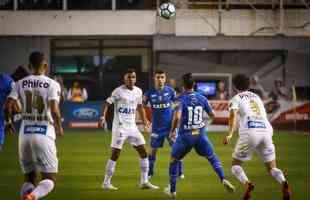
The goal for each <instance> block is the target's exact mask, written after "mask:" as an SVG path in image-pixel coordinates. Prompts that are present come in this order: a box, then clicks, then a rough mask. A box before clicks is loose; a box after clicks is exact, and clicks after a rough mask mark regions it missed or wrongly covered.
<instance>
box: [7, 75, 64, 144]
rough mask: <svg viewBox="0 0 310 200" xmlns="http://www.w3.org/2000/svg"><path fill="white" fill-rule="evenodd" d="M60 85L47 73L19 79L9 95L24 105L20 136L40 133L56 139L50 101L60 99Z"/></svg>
mask: <svg viewBox="0 0 310 200" xmlns="http://www.w3.org/2000/svg"><path fill="white" fill-rule="evenodd" d="M60 92H61V89H60V85H59V83H57V82H56V81H54V80H53V79H51V78H49V77H47V76H45V75H30V76H27V77H25V78H24V79H22V80H19V81H18V82H17V83H16V84H15V85H14V87H13V89H12V91H11V93H10V95H9V97H10V98H12V99H15V100H19V101H20V102H21V105H22V119H23V120H22V125H21V129H20V136H22V135H24V134H40V135H46V136H48V137H50V138H52V139H55V137H56V135H55V129H54V126H53V125H52V124H53V119H52V116H51V111H50V108H49V101H51V100H56V101H57V102H59V99H60V94H61V93H60Z"/></svg>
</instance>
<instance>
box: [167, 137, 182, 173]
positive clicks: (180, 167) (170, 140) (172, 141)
mask: <svg viewBox="0 0 310 200" xmlns="http://www.w3.org/2000/svg"><path fill="white" fill-rule="evenodd" d="M166 138H167V141H168V143H169V145H170V147H172V145H173V143H174V141H175V140H173V139H171V138H170V137H169V134H168V135H167V136H166ZM178 176H179V178H180V179H184V178H185V175H184V167H183V160H179V163H178Z"/></svg>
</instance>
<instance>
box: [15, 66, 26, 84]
mask: <svg viewBox="0 0 310 200" xmlns="http://www.w3.org/2000/svg"><path fill="white" fill-rule="evenodd" d="M29 74H30V73H29V71H28V70H27V69H26V68H24V67H23V66H18V67H17V68H16V69H15V70H14V72H13V73H12V74H11V77H12V79H13V80H14V82H17V81H19V80H21V79H23V78H25V77H26V76H28V75H29Z"/></svg>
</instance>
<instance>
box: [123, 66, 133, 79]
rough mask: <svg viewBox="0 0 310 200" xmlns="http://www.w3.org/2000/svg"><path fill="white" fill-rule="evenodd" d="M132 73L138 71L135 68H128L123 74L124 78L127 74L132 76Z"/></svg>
mask: <svg viewBox="0 0 310 200" xmlns="http://www.w3.org/2000/svg"><path fill="white" fill-rule="evenodd" d="M132 73H136V70H135V69H134V68H127V69H126V70H125V71H124V72H123V73H122V77H123V78H124V77H125V75H126V74H132Z"/></svg>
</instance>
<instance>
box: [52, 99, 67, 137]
mask: <svg viewBox="0 0 310 200" xmlns="http://www.w3.org/2000/svg"><path fill="white" fill-rule="evenodd" d="M49 106H50V109H51V114H52V118H53V121H54V127H55V131H56V133H57V135H59V136H63V135H64V130H63V128H62V123H61V114H60V109H59V103H58V101H56V100H51V101H49Z"/></svg>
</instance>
